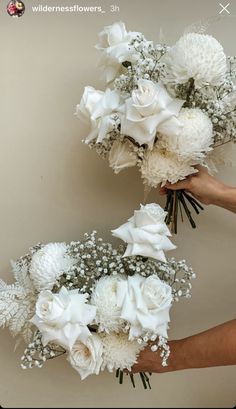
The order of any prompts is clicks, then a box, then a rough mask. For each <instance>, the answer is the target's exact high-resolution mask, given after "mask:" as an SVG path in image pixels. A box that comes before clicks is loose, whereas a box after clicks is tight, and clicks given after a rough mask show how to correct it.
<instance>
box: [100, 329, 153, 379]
mask: <svg viewBox="0 0 236 409" xmlns="http://www.w3.org/2000/svg"><path fill="white" fill-rule="evenodd" d="M102 340H103V369H105V368H107V369H108V371H109V372H113V371H114V370H117V369H121V370H123V369H126V368H127V369H128V370H131V368H132V366H133V365H134V364H135V363H136V362H137V358H138V355H139V353H140V352H141V350H142V349H143V348H144V347H145V345H146V344H145V343H141V344H139V343H138V342H137V341H129V340H128V337H127V335H126V334H124V333H120V334H110V335H104V336H103V337H102Z"/></svg>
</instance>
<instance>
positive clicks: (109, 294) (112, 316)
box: [90, 275, 124, 333]
mask: <svg viewBox="0 0 236 409" xmlns="http://www.w3.org/2000/svg"><path fill="white" fill-rule="evenodd" d="M121 280H123V278H122V276H121V275H116V276H107V277H106V276H105V277H102V278H100V280H98V281H97V283H96V286H95V288H94V290H93V293H92V296H91V301H90V303H91V304H92V305H94V306H95V307H96V308H97V314H96V318H95V322H96V324H97V325H98V326H99V327H98V329H99V331H105V332H107V333H110V332H119V331H120V330H121V329H122V328H123V327H124V320H123V319H122V318H121V317H120V316H121V308H120V307H118V305H117V283H118V281H121Z"/></svg>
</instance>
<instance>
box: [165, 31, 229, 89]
mask: <svg viewBox="0 0 236 409" xmlns="http://www.w3.org/2000/svg"><path fill="white" fill-rule="evenodd" d="M164 60H165V63H166V65H167V67H166V68H167V77H166V80H167V81H170V82H175V83H177V84H181V83H185V82H187V81H188V80H189V79H190V78H194V81H195V86H196V87H197V88H199V87H201V86H203V85H205V84H210V85H213V86H217V85H219V84H221V83H222V82H223V81H224V79H225V74H226V71H227V62H226V55H225V53H224V50H223V47H222V45H221V44H220V43H219V42H218V41H217V40H216V39H215V38H214V37H212V36H210V35H206V34H197V33H188V34H185V35H183V36H182V37H181V38H180V39H179V40H178V41H177V43H176V44H175V45H174V46H173V47H171V48H170V49H169V51H168V53H167V54H166V56H165V57H164Z"/></svg>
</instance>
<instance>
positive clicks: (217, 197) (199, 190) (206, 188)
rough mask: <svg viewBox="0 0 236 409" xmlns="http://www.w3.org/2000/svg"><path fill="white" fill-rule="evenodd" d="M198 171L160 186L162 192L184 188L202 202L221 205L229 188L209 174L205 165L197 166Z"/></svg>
mask: <svg viewBox="0 0 236 409" xmlns="http://www.w3.org/2000/svg"><path fill="white" fill-rule="evenodd" d="M196 168H197V169H198V173H195V174H193V175H190V176H188V177H187V178H186V179H184V180H182V181H180V182H178V183H174V184H171V183H169V182H167V183H166V185H165V186H164V187H161V188H160V194H161V195H164V194H166V193H167V190H168V189H169V190H180V189H184V190H185V191H186V192H189V193H191V194H192V196H194V197H195V198H196V199H197V200H199V201H200V202H202V203H204V204H206V205H209V204H216V205H221V200H222V197H223V196H224V193H225V191H226V190H227V189H228V187H227V186H226V185H224V184H223V183H222V182H220V181H219V180H217V179H215V178H214V177H213V176H211V175H209V173H208V171H207V169H206V168H205V167H203V166H196Z"/></svg>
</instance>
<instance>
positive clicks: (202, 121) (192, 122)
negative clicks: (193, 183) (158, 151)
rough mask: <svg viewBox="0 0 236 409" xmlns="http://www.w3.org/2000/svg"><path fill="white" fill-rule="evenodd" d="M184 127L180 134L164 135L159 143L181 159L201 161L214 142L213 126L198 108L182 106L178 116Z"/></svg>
mask: <svg viewBox="0 0 236 409" xmlns="http://www.w3.org/2000/svg"><path fill="white" fill-rule="evenodd" d="M178 119H179V121H180V122H181V123H182V126H183V127H182V129H181V131H180V132H179V133H178V135H174V134H172V135H162V136H161V137H160V139H159V144H160V145H161V146H162V147H163V148H165V149H167V150H168V151H170V152H173V153H176V154H177V155H178V156H179V158H180V159H187V160H192V161H200V160H201V159H202V158H203V157H204V156H205V155H204V154H205V153H206V152H209V151H210V150H212V148H210V146H211V144H212V143H213V126H212V122H211V120H210V119H209V117H208V116H207V115H206V114H204V112H202V111H201V110H200V109H198V108H192V109H191V108H182V110H181V111H180V114H179V116H178Z"/></svg>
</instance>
